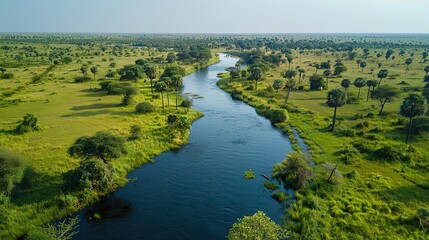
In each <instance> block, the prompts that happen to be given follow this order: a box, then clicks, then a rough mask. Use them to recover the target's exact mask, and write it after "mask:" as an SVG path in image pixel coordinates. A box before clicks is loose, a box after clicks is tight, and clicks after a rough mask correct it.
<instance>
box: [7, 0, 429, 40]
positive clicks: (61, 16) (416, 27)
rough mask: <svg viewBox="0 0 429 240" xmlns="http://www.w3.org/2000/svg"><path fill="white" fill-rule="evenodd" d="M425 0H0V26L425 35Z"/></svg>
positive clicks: (58, 29) (15, 28)
mask: <svg viewBox="0 0 429 240" xmlns="http://www.w3.org/2000/svg"><path fill="white" fill-rule="evenodd" d="M428 11H429V0H0V32H90V33H429V24H428V22H429V19H428V16H429V15H428Z"/></svg>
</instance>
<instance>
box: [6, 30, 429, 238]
mask: <svg viewBox="0 0 429 240" xmlns="http://www.w3.org/2000/svg"><path fill="white" fill-rule="evenodd" d="M428 41H429V39H428V37H427V36H426V35H406V36H403V35H369V36H364V35H348V34H344V35H317V34H300V35H269V36H262V35H243V36H239V35H207V36H205V35H138V34H135V35H120V34H116V35H115V34H111V35H107V34H98V35H95V34H82V35H77V34H1V35H0V72H1V75H0V91H1V92H0V238H1V239H14V238H17V237H20V236H21V237H24V238H27V239H41V238H42V237H43V236H44V239H52V238H55V237H56V236H58V235H59V234H61V233H62V232H65V233H66V234H65V235H67V236H72V235H73V234H74V232H75V226H76V224H78V223H77V222H76V220H75V219H71V220H70V221H69V222H63V223H62V224H59V225H49V224H48V223H49V222H52V221H54V220H56V219H59V218H63V217H65V216H68V215H69V214H71V213H73V212H75V211H76V210H78V209H81V208H82V207H84V206H86V205H87V204H89V203H91V202H94V201H96V200H97V199H99V198H100V196H102V195H104V194H107V193H109V192H111V191H113V190H114V189H116V188H117V187H120V186H123V185H125V184H126V183H127V182H128V180H127V179H126V175H127V173H128V172H129V171H131V170H132V169H133V168H135V167H138V166H141V165H142V164H144V163H147V162H151V159H152V158H153V157H154V156H155V155H157V154H160V153H161V152H163V151H167V150H169V149H172V148H178V147H179V146H180V145H181V144H182V143H184V142H185V141H186V138H187V136H188V133H189V132H188V130H189V128H190V127H191V122H192V121H193V120H195V119H197V118H198V117H200V116H201V113H198V112H196V111H195V110H192V109H190V107H191V106H192V101H191V100H190V99H185V98H182V96H180V94H179V90H180V88H181V86H182V85H183V84H184V83H183V76H184V75H185V74H187V73H190V72H192V71H193V70H195V69H198V68H201V67H204V66H207V65H208V64H210V63H213V62H215V61H216V60H217V57H216V55H215V54H214V52H216V51H222V52H227V53H229V54H231V55H234V56H237V57H239V58H240V59H241V61H240V62H239V63H237V64H236V65H235V66H233V67H231V68H228V69H226V73H225V74H223V78H222V79H221V80H220V81H219V82H218V85H219V86H220V87H221V88H222V89H224V90H226V91H228V92H230V93H231V96H232V97H233V98H235V99H239V100H242V101H244V102H246V103H248V104H249V105H251V106H253V107H255V109H256V111H257V112H258V113H259V114H260V115H262V116H264V117H266V118H268V119H270V120H271V121H272V123H273V124H274V125H275V126H277V127H278V128H280V129H282V130H283V131H284V132H285V133H287V134H288V135H289V137H290V139H291V142H292V144H293V147H294V150H295V152H293V153H291V154H290V155H288V157H287V159H286V160H285V161H283V162H281V163H279V164H277V165H275V166H274V167H273V173H272V177H273V178H272V179H270V181H267V182H266V183H265V184H264V186H265V187H266V188H267V189H268V190H269V191H270V192H271V194H272V197H273V198H274V199H276V200H277V201H279V202H281V203H283V204H285V205H286V206H287V208H286V211H285V213H284V217H283V221H282V222H281V223H280V224H276V223H274V222H272V221H271V220H270V219H269V217H268V216H266V215H265V214H264V213H262V212H257V213H255V215H253V216H249V217H243V218H242V219H240V220H239V221H238V222H237V223H236V224H234V226H232V228H231V230H230V232H229V234H228V236H227V237H228V238H229V239H284V238H288V237H290V238H292V239H378V238H391V239H425V238H427V234H428V228H429V178H428V175H427V172H428V170H429V159H428V158H429V148H427V143H428V142H429V141H428V140H429V139H428V137H429V135H428V131H429V120H428V119H429V117H428V116H427V106H426V102H427V99H429V76H428V72H429V62H428V52H429V46H428ZM294 131H297V132H298V133H299V136H300V137H301V138H303V139H304V141H305V143H306V146H307V147H305V146H303V145H301V144H299V141H298V139H297V137H296V136H295V135H294V134H293V133H294ZM267 151H268V150H267ZM240 174H242V173H240ZM244 175H245V178H247V179H252V178H255V177H257V176H255V173H254V172H253V171H252V170H251V169H249V170H248V171H246V172H245V173H244ZM249 181H251V180H249ZM286 189H293V190H295V192H294V195H293V196H291V195H289V194H287V193H286ZM40 236H42V237H40Z"/></svg>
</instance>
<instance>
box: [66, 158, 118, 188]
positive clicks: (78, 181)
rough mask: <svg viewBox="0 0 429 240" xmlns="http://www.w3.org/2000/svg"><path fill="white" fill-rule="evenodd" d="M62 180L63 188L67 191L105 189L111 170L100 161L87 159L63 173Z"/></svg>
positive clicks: (110, 178)
mask: <svg viewBox="0 0 429 240" xmlns="http://www.w3.org/2000/svg"><path fill="white" fill-rule="evenodd" d="M63 180H64V185H63V189H64V190H65V191H67V192H70V191H80V190H84V189H87V188H91V189H97V190H106V188H109V187H110V186H111V182H112V172H111V171H110V169H108V165H106V164H104V163H103V162H102V161H100V160H95V159H87V160H83V161H82V162H81V163H80V165H79V167H78V168H76V169H74V170H70V171H68V172H66V173H64V175H63Z"/></svg>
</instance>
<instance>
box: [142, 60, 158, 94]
mask: <svg viewBox="0 0 429 240" xmlns="http://www.w3.org/2000/svg"><path fill="white" fill-rule="evenodd" d="M144 72H145V74H146V76H147V77H148V78H149V79H150V90H151V91H152V94H153V84H152V82H153V80H154V79H155V78H156V75H157V74H156V68H155V67H154V66H148V67H146V68H145V70H144Z"/></svg>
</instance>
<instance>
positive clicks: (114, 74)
mask: <svg viewBox="0 0 429 240" xmlns="http://www.w3.org/2000/svg"><path fill="white" fill-rule="evenodd" d="M115 76H116V72H114V71H108V72H107V73H106V77H108V78H112V77H115Z"/></svg>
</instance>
